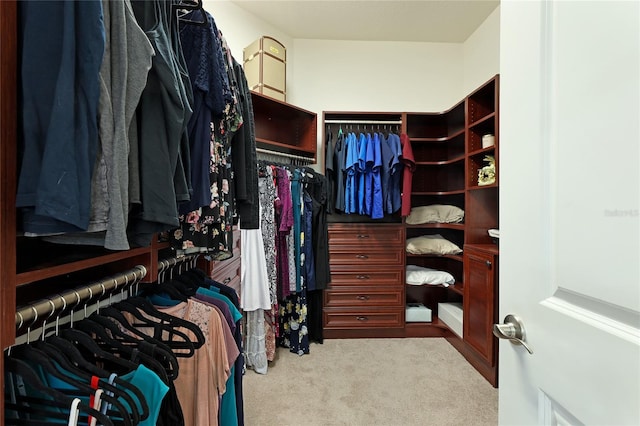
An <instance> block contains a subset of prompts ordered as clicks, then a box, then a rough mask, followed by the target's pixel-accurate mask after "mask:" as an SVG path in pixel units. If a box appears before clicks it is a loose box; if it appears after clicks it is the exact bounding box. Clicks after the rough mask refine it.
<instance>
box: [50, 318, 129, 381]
mask: <svg viewBox="0 0 640 426" xmlns="http://www.w3.org/2000/svg"><path fill="white" fill-rule="evenodd" d="M90 324H91V321H90V320H86V319H85V320H82V321H80V322H79V323H77V324H76V325H75V326H74V327H75V328H73V329H65V330H61V331H60V336H61V337H62V338H64V339H66V340H68V341H70V342H71V343H73V344H75V345H76V346H80V347H81V348H84V349H85V350H86V351H87V352H89V353H90V354H91V355H92V356H93V357H95V358H96V359H97V360H100V361H101V362H102V363H105V362H106V363H107V364H108V365H109V366H110V368H112V366H113V365H116V366H118V367H120V368H123V369H124V370H126V371H127V372H129V371H133V370H135V369H136V368H138V365H137V364H136V363H135V362H133V361H130V360H129V359H126V358H123V357H119V356H116V355H115V353H113V352H112V351H113V350H117V352H118V353H121V354H125V355H131V352H132V351H133V349H134V347H133V346H126V345H123V344H122V343H121V342H119V341H117V340H115V339H111V338H110V337H109V336H107V334H106V332H105V329H104V328H103V327H100V326H97V327H94V328H90ZM94 324H95V323H94ZM83 331H84V332H83ZM85 333H95V334H96V335H97V336H98V337H99V338H101V339H102V338H104V339H105V340H103V341H106V339H109V340H108V342H109V343H110V345H111V346H110V349H111V351H106V350H104V349H102V347H100V345H99V344H98V343H97V342H96V341H95V340H94V339H93V338H92V337H91V336H89V335H88V334H85Z"/></svg>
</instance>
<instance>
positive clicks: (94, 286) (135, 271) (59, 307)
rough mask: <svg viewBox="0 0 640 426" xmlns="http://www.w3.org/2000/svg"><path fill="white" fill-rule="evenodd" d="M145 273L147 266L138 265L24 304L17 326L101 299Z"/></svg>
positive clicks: (134, 281)
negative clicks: (69, 307)
mask: <svg viewBox="0 0 640 426" xmlns="http://www.w3.org/2000/svg"><path fill="white" fill-rule="evenodd" d="M145 275H147V268H145V267H144V266H142V265H137V266H135V267H133V268H132V269H130V270H128V271H125V272H122V273H119V274H117V275H113V276H110V277H106V278H103V279H101V280H98V281H95V282H93V283H90V284H87V285H84V286H81V287H78V288H75V289H73V290H67V291H65V292H64V293H61V294H57V295H55V296H52V297H50V298H48V299H42V300H40V301H37V302H35V303H32V304H30V305H26V306H23V307H21V308H20V309H19V310H18V311H17V312H16V327H17V329H20V328H22V327H23V326H25V325H27V326H30V325H31V324H34V323H35V322H36V321H38V319H39V318H45V319H48V318H51V317H52V316H53V315H54V314H55V313H56V312H59V311H63V310H64V309H65V308H66V307H67V306H73V307H76V306H79V305H80V304H81V303H82V302H85V301H90V300H92V299H94V298H96V299H99V298H101V297H103V296H104V295H105V294H107V293H109V292H113V291H116V290H118V289H119V288H120V287H121V286H127V285H128V286H130V285H133V284H136V283H138V282H140V281H141V280H142V278H144V276H145ZM123 289H124V287H123Z"/></svg>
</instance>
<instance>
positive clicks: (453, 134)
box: [409, 129, 464, 144]
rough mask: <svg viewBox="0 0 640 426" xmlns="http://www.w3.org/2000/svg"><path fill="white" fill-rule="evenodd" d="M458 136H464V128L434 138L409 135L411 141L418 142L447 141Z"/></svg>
mask: <svg viewBox="0 0 640 426" xmlns="http://www.w3.org/2000/svg"><path fill="white" fill-rule="evenodd" d="M459 136H464V129H460V130H458V131H456V132H454V133H452V134H450V135H448V136H442V137H435V138H420V137H409V139H410V140H411V143H412V144H413V143H420V142H449V141H451V140H453V139H455V138H457V137H459Z"/></svg>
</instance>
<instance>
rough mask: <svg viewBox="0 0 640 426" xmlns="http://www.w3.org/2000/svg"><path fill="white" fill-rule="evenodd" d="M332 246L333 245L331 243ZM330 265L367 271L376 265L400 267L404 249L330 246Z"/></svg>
mask: <svg viewBox="0 0 640 426" xmlns="http://www.w3.org/2000/svg"><path fill="white" fill-rule="evenodd" d="M329 244H331V243H329ZM329 259H330V260H329V264H330V265H331V266H334V265H346V266H352V267H354V268H356V269H357V270H363V271H366V270H368V268H372V267H375V266H376V265H398V264H400V265H401V264H402V262H403V261H404V255H403V252H402V248H388V249H386V250H380V249H379V248H377V249H376V251H374V249H372V248H364V247H361V248H356V249H349V248H348V247H341V248H335V247H331V245H329Z"/></svg>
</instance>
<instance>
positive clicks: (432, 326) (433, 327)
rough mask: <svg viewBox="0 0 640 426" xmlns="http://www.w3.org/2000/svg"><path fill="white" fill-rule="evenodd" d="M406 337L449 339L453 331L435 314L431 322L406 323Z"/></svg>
mask: <svg viewBox="0 0 640 426" xmlns="http://www.w3.org/2000/svg"><path fill="white" fill-rule="evenodd" d="M404 331H405V337H448V336H449V333H451V331H450V330H449V327H447V326H446V325H445V323H443V322H441V321H440V320H439V319H438V317H437V316H436V315H435V314H432V315H431V322H405V324H404Z"/></svg>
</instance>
